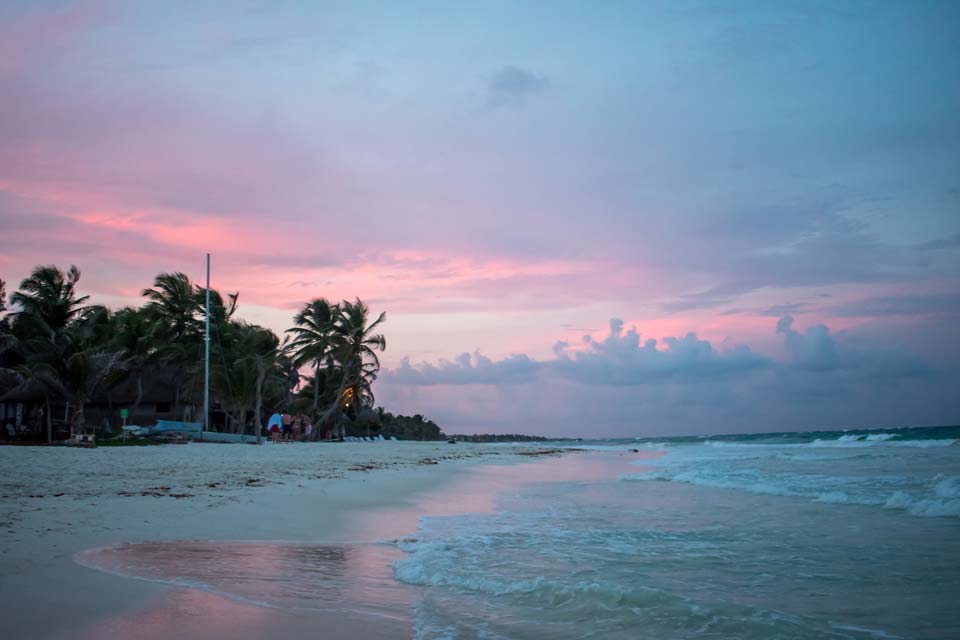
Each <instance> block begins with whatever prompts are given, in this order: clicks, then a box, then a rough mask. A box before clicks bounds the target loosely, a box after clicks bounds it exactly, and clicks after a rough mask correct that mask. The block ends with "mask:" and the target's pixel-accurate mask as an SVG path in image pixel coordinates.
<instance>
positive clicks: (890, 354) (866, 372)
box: [777, 316, 931, 387]
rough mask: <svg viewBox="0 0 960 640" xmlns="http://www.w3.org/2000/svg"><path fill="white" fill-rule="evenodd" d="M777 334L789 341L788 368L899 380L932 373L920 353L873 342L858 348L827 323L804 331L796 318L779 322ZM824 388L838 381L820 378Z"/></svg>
mask: <svg viewBox="0 0 960 640" xmlns="http://www.w3.org/2000/svg"><path fill="white" fill-rule="evenodd" d="M777 333H778V334H780V335H782V336H783V337H784V339H785V341H786V347H787V351H788V353H789V355H790V359H789V361H788V362H787V363H786V367H787V369H788V370H800V371H803V372H814V373H831V372H840V373H844V374H853V375H854V376H856V378H857V379H871V380H878V379H879V380H888V381H897V380H902V379H904V378H911V377H915V376H926V375H928V374H930V373H931V369H930V367H929V366H928V365H927V364H926V363H925V362H924V361H923V360H921V359H920V358H918V357H917V356H915V355H913V354H910V353H906V352H904V351H903V350H902V349H898V348H897V347H895V346H891V345H870V346H869V347H868V348H862V347H860V348H858V347H856V346H854V345H844V344H840V343H838V342H837V340H836V338H835V337H834V336H833V335H832V334H831V333H830V330H829V329H828V328H827V327H826V325H822V324H817V325H814V326H812V327H807V329H806V330H804V332H803V333H800V332H799V331H797V330H795V329H794V328H793V318H792V317H790V316H784V317H783V318H780V320H779V321H777ZM821 382H822V383H823V385H824V386H825V387H829V386H830V385H831V384H833V383H834V382H836V380H834V379H832V378H830V377H828V376H826V377H823V378H822V379H821ZM845 382H849V380H845Z"/></svg>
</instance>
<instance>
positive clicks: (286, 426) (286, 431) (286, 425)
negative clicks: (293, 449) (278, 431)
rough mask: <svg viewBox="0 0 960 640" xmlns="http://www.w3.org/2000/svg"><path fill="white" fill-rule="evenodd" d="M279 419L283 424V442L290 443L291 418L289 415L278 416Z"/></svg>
mask: <svg viewBox="0 0 960 640" xmlns="http://www.w3.org/2000/svg"><path fill="white" fill-rule="evenodd" d="M280 419H281V420H282V422H283V429H282V432H283V438H282V440H283V441H284V442H290V431H291V430H292V429H293V416H291V415H290V414H289V413H282V414H280Z"/></svg>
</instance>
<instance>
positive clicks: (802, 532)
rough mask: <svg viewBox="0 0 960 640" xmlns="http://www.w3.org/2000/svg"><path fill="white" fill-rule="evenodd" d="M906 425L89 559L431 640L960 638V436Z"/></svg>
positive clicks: (517, 479)
mask: <svg viewBox="0 0 960 640" xmlns="http://www.w3.org/2000/svg"><path fill="white" fill-rule="evenodd" d="M903 435H904V433H897V434H894V435H889V434H886V435H884V434H877V433H868V434H858V433H853V434H851V433H841V434H833V437H813V438H807V439H805V440H803V439H792V440H791V439H789V438H780V437H778V438H772V439H770V440H769V441H766V442H758V441H757V440H748V441H743V440H741V441H735V440H734V441H731V440H730V439H726V440H716V439H677V440H673V441H664V440H658V441H655V442H636V441H631V442H628V443H627V442H605V443H593V444H592V445H590V446H593V447H595V448H597V449H599V450H598V451H594V452H588V453H580V454H576V455H570V456H566V457H563V458H559V459H548V460H539V461H537V462H532V463H529V464H522V465H515V466H483V467H476V468H474V469H472V470H471V471H469V472H468V475H467V476H466V477H465V478H464V480H462V481H461V482H459V483H458V484H457V485H456V486H455V487H448V489H447V490H438V491H437V492H434V493H432V494H431V493H428V494H426V495H425V496H424V497H423V498H422V500H421V501H420V502H419V503H417V504H416V505H414V506H413V507H405V508H403V509H399V508H398V509H399V510H390V509H386V510H375V511H371V512H369V513H367V514H364V516H363V517H362V518H361V521H360V522H358V526H357V531H365V532H371V533H372V532H380V534H381V535H382V536H383V537H387V538H389V537H391V536H393V535H394V534H396V535H398V537H399V539H398V540H396V541H390V540H381V541H380V542H379V543H378V542H375V541H374V540H375V538H374V537H373V536H372V535H371V536H368V537H367V538H364V537H360V538H358V539H369V540H370V541H371V542H370V543H368V544H355V545H323V544H306V543H269V542H263V543H261V542H257V543H249V542H247V543H224V542H196V541H194V542H173V543H169V542H168V543H145V544H139V545H118V546H112V547H107V548H104V549H99V550H92V551H89V552H84V553H83V554H80V555H79V556H78V560H79V561H80V562H82V563H84V564H87V565H88V566H95V567H97V568H100V569H103V570H106V571H110V572H114V573H118V574H121V575H126V576H134V577H139V578H141V579H148V580H153V581H160V582H164V583H168V584H173V585H178V586H181V587H192V589H191V591H195V590H197V589H201V590H202V593H206V594H208V595H212V596H216V597H222V598H227V599H230V600H231V601H232V602H235V603H241V604H243V605H244V606H245V607H247V608H251V607H252V608H261V609H264V610H269V611H273V612H285V613H289V614H291V615H296V616H297V620H298V621H299V622H302V623H304V624H305V625H308V624H309V620H310V619H311V616H314V615H316V616H321V615H323V614H329V613H330V612H331V611H336V612H341V613H342V615H344V616H346V617H351V616H353V617H355V618H356V619H358V620H364V621H365V624H367V625H368V628H369V629H375V628H376V629H380V630H381V631H382V630H383V629H385V628H387V627H389V628H390V629H391V630H392V631H390V633H388V634H385V635H386V636H389V635H391V634H394V635H395V634H402V635H409V636H412V637H415V638H418V639H424V640H434V639H437V640H439V639H441V638H484V639H495V638H520V639H523V638H530V639H535V638H657V639H669V638H837V639H840V638H889V637H898V638H948V637H960V615H958V613H957V607H956V602H957V601H958V596H960V535H958V534H960V517H958V515H960V511H958V510H957V508H956V507H957V504H956V503H957V501H958V500H960V496H958V493H957V482H958V478H960V447H958V446H956V438H954V437H952V432H949V431H941V432H935V433H933V434H919V435H915V437H914V438H912V439H911V438H909V437H907V438H904V437H902V436H903ZM906 435H909V434H906ZM870 436H872V437H870ZM634 448H636V449H639V452H637V453H635V452H633V451H631V449H634ZM411 508H412V509H414V510H415V511H416V512H417V513H420V514H423V515H421V517H420V519H419V525H418V526H417V527H416V531H411V530H410V529H411V525H410V520H409V517H402V513H401V512H403V513H407V512H409V511H410V509H411ZM398 514H399V515H398ZM408 515H409V514H408ZM400 529H403V531H400ZM400 533H405V535H402V536H400V535H399V534H400ZM319 619H320V618H319V617H318V618H317V620H319ZM286 629H287V630H288V631H290V630H291V629H292V628H291V627H287V628H286ZM277 631H278V634H279V635H278V634H274V637H293V636H294V635H295V634H294V633H292V632H291V633H290V635H288V636H285V635H283V632H282V627H277ZM327 632H328V633H327V635H332V637H349V633H348V632H343V633H341V635H337V632H336V631H332V630H331V629H327ZM298 633H299V632H298ZM371 635H373V634H371ZM158 637H159V636H158ZM222 637H229V634H225V635H223V636H222Z"/></svg>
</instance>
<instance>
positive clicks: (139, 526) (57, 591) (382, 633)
mask: <svg viewBox="0 0 960 640" xmlns="http://www.w3.org/2000/svg"><path fill="white" fill-rule="evenodd" d="M531 451H532V450H531V449H529V448H510V447H497V446H488V445H477V444H467V443H460V444H457V445H450V444H447V443H418V442H398V443H386V442H380V443H320V444H295V445H279V446H278V445H265V446H262V447H253V446H242V445H213V444H195V443H194V444H189V445H167V446H160V447H124V448H106V447H103V448H98V449H92V450H77V449H67V448H45V447H0V468H2V470H3V471H2V478H0V601H2V602H3V603H5V605H4V610H5V611H4V613H3V615H2V620H3V623H2V628H3V630H4V634H3V635H4V637H5V638H38V639H42V638H56V639H60V638H90V639H93V638H127V637H138V638H170V637H177V638H222V637H230V638H261V637H266V636H269V637H272V638H286V637H304V636H305V635H316V632H317V630H318V629H322V630H323V635H324V637H334V638H338V637H365V638H380V637H382V638H391V637H410V635H411V621H410V617H409V615H408V613H406V610H407V608H409V606H411V605H412V603H413V601H414V596H415V594H414V593H413V592H412V591H410V590H409V588H407V587H404V586H403V585H400V584H399V583H396V582H395V581H393V580H392V579H391V575H390V568H389V567H390V562H391V560H392V559H393V558H395V557H398V556H399V554H400V552H399V551H398V550H397V549H396V547H395V546H392V545H384V544H379V545H377V544H375V543H376V542H377V541H384V540H390V539H394V538H397V537H400V536H403V535H406V534H409V533H410V532H412V531H414V530H415V529H416V526H417V516H418V515H421V514H423V513H433V514H441V513H445V512H450V513H457V512H462V511H464V510H467V509H470V510H483V509H486V508H489V506H490V505H488V504H484V501H488V500H490V499H491V497H490V496H492V494H493V491H494V489H496V487H495V486H493V485H490V486H487V487H486V488H484V487H483V486H482V485H481V486H480V488H477V486H476V485H477V484H478V483H476V482H474V485H475V486H474V489H473V490H471V491H468V492H464V491H463V490H461V488H460V487H462V486H463V483H464V482H466V479H467V478H468V477H469V476H471V470H473V469H476V468H477V467H476V465H478V464H482V463H499V464H512V463H517V462H529V461H530V460H531V458H528V457H522V456H521V455H518V454H520V453H530V452H531ZM527 466H530V467H534V468H535V467H536V465H527ZM535 476H536V473H534V474H533V475H532V476H531V477H535ZM487 484H488V485H489V484H490V483H489V482H487ZM157 541H160V542H163V541H195V542H192V543H191V544H192V545H193V547H190V546H189V545H185V544H181V545H179V546H178V545H172V544H167V545H161V546H158V547H156V548H152V547H151V548H149V549H148V551H149V552H150V554H152V555H151V556H150V557H152V558H154V559H156V562H157V563H159V565H162V564H163V563H164V562H165V563H167V564H166V565H163V566H166V567H167V568H166V569H163V570H166V571H177V572H179V574H178V575H177V576H173V577H180V578H182V577H183V575H180V574H184V573H189V571H190V566H189V565H190V562H189V558H190V556H189V554H188V553H187V551H186V549H191V550H192V551H193V552H195V553H198V554H202V555H197V556H196V557H197V558H201V557H203V558H209V557H210V555H211V553H213V554H216V553H230V554H232V555H230V557H231V558H234V557H236V558H247V559H248V560H247V561H248V562H251V563H254V564H255V563H256V561H257V559H262V560H263V562H261V564H263V563H266V562H268V561H270V562H276V563H278V564H277V567H276V568H273V567H263V566H252V565H251V566H248V567H244V566H238V567H236V568H235V570H236V571H237V572H239V573H238V575H244V572H246V573H250V572H254V573H256V575H257V576H258V579H261V580H265V581H267V582H269V580H270V573H269V572H270V571H278V570H283V569H282V567H283V562H284V560H283V558H284V556H285V555H289V554H291V553H305V551H304V549H308V548H309V552H310V553H312V554H313V555H314V556H316V558H315V563H314V567H315V569H316V570H317V571H321V572H322V571H326V570H329V571H331V572H333V573H336V574H337V575H338V576H339V577H338V578H337V579H338V580H339V582H337V583H336V584H335V585H334V587H331V588H332V589H334V591H336V593H335V594H334V595H333V596H331V600H330V601H329V602H327V603H326V604H327V605H328V606H327V609H326V610H324V609H323V608H322V607H321V608H320V609H314V610H310V611H290V610H288V609H285V608H283V607H276V606H273V605H272V603H271V602H266V603H261V604H260V605H255V604H251V603H250V602H245V601H244V599H243V598H242V597H239V598H238V597H237V590H236V589H233V588H232V587H231V588H225V589H224V591H223V592H219V591H218V589H217V586H218V585H217V584H211V583H210V580H209V579H207V581H206V584H205V585H204V587H205V588H204V589H195V588H177V587H172V586H170V585H169V584H168V583H169V582H170V578H171V576H170V575H162V576H160V575H159V574H158V577H159V578H160V579H161V581H158V582H149V581H145V580H134V579H130V578H125V577H119V576H117V575H112V574H111V573H109V572H108V571H104V570H97V569H93V568H91V567H90V566H83V565H82V564H81V563H83V564H93V565H96V566H99V567H100V568H101V569H104V568H106V569H108V570H109V563H110V562H112V561H113V559H115V558H117V557H118V555H117V554H118V553H121V552H122V550H123V547H120V548H119V549H120V550H118V549H117V548H115V547H114V548H112V549H108V550H107V551H106V552H101V553H97V552H92V555H91V552H89V550H90V549H96V548H99V547H111V545H117V544H118V543H125V542H127V543H141V542H151V543H153V542H157ZM208 541H215V542H212V543H211V542H208ZM223 541H268V542H267V545H268V547H269V548H267V547H265V548H264V549H263V550H257V549H256V548H251V547H249V546H247V547H237V548H234V549H227V550H226V551H224V547H223V544H224V542H223ZM275 543H281V546H280V547H277V545H276V544H275ZM283 543H286V544H288V545H290V546H282V544H283ZM298 543H299V544H300V546H297V544H298ZM248 544H249V542H248ZM204 545H208V546H211V545H213V546H212V547H211V548H212V549H213V551H211V548H205V547H204ZM304 545H307V546H304ZM238 549H239V550H240V551H241V552H240V553H234V552H235V551H237V550H238ZM278 549H279V551H278ZM142 550H143V548H142V547H141V548H139V551H138V553H140V552H141V551H142ZM84 552H86V553H84ZM78 554H80V555H79V556H78ZM318 554H319V555H318ZM184 558H185V559H186V560H183V559H184ZM251 559H252V560H251ZM78 560H79V562H78ZM181 561H183V562H182V564H181V565H179V566H175V567H174V568H172V569H171V568H170V566H169V565H170V563H171V562H172V563H173V564H174V565H176V564H177V563H178V562H181ZM238 562H241V561H239V560H238ZM159 565H158V566H159ZM157 571H161V569H157ZM161 572H162V571H161ZM257 572H259V573H257ZM264 572H265V573H264ZM353 577H362V578H363V580H367V581H373V582H363V581H362V580H361V581H359V582H357V581H352V580H353ZM223 580H224V581H225V582H229V581H230V580H233V581H234V582H236V580H237V576H236V575H234V576H232V577H231V576H229V575H226V576H224V577H223ZM182 582H183V584H184V585H186V584H189V581H188V580H186V579H185V580H183V581H182ZM165 583H167V584H165ZM220 586H223V585H220ZM227 586H229V585H227ZM405 590H406V591H405ZM384 593H388V594H389V599H391V601H390V602H389V603H387V604H388V606H383V607H380V609H381V610H380V611H372V610H371V609H368V608H365V606H364V603H363V601H364V599H365V598H366V599H367V600H377V599H378V598H381V599H382V598H384V597H385V596H384V595H383V594H384ZM247 595H250V594H247ZM250 600H251V601H256V600H257V598H250ZM347 601H349V602H350V603H351V604H350V606H349V607H346V608H344V607H341V606H338V604H337V603H338V602H347ZM273 604H275V603H273ZM374 604H377V603H376V602H375V603H374ZM263 605H266V606H263Z"/></svg>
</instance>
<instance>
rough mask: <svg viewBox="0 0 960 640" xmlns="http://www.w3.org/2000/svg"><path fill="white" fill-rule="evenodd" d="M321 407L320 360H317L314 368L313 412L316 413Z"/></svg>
mask: <svg viewBox="0 0 960 640" xmlns="http://www.w3.org/2000/svg"><path fill="white" fill-rule="evenodd" d="M319 406H320V359H319V358H318V359H317V363H316V365H315V366H314V367H313V410H314V412H316V410H317V407H319Z"/></svg>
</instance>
